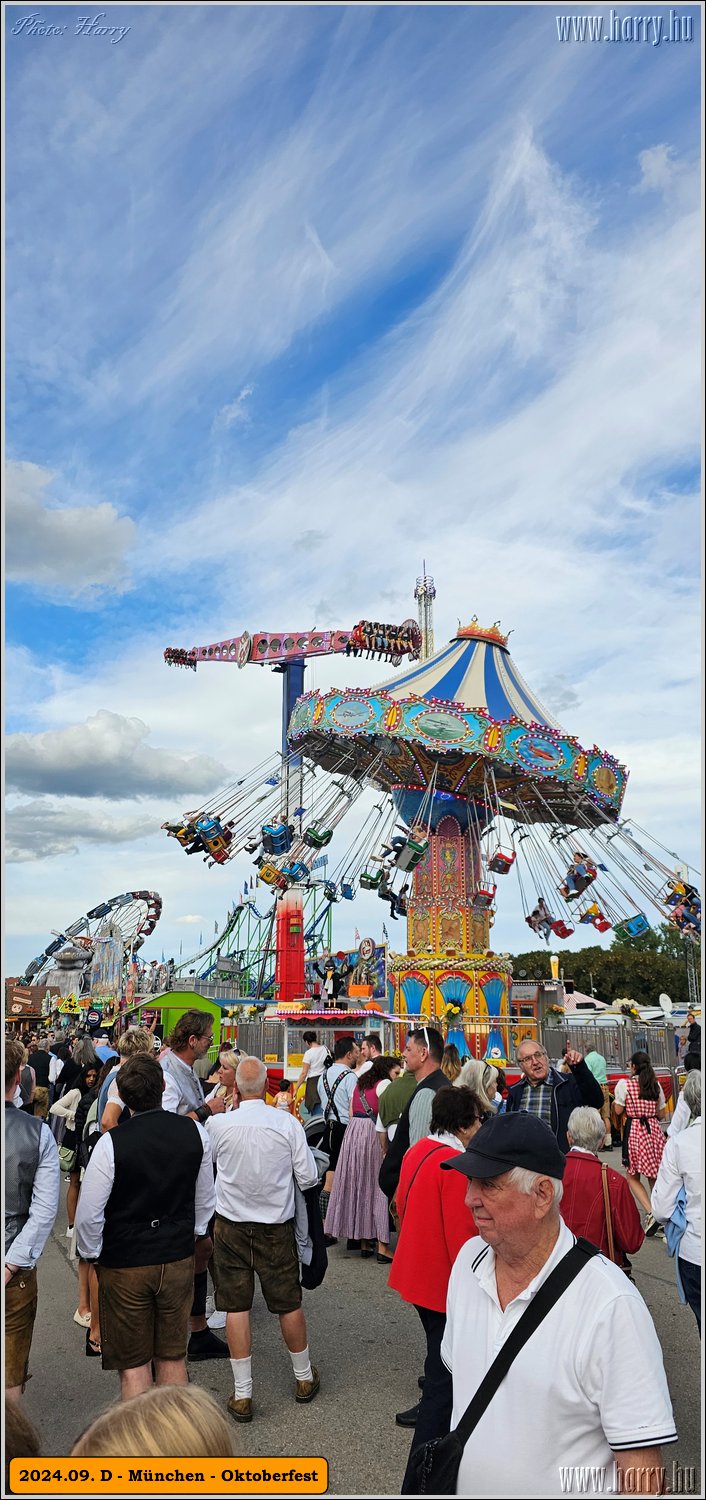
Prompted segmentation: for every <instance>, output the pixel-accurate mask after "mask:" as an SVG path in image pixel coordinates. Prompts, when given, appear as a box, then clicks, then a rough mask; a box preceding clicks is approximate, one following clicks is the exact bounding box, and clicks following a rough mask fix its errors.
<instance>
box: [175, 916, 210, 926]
mask: <svg viewBox="0 0 706 1500" xmlns="http://www.w3.org/2000/svg"><path fill="white" fill-rule="evenodd" d="M174 921H175V922H176V923H177V925H178V926H184V927H196V926H197V925H198V923H199V922H203V917H201V916H199V915H198V913H197V914H196V916H193V915H192V914H191V913H187V915H186V916H184V917H175V918H174Z"/></svg>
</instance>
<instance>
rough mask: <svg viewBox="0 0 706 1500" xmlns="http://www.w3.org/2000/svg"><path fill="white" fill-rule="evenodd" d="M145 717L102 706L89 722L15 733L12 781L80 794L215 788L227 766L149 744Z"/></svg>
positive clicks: (29, 788)
mask: <svg viewBox="0 0 706 1500" xmlns="http://www.w3.org/2000/svg"><path fill="white" fill-rule="evenodd" d="M149 734H150V728H149V726H148V725H147V724H144V723H143V722H142V720H141V719H136V718H126V717H125V716H124V715H122V714H117V713H111V712H109V711H108V710H107V709H99V710H98V712H97V713H95V714H93V715H92V716H91V717H90V718H89V719H87V720H86V722H85V723H83V724H71V725H69V726H68V727H66V728H63V729H55V730H52V731H44V732H42V733H39V734H34V735H30V734H12V735H10V736H9V737H8V740H7V744H6V751H5V756H6V759H5V772H6V778H7V784H8V786H9V787H10V788H11V789H12V790H14V791H19V792H53V793H55V794H59V795H64V796H66V795H73V796H77V797H96V796H101V797H108V798H122V797H149V796H164V797H170V796H178V795H179V796H180V795H181V794H184V795H187V794H193V793H201V794H203V793H205V792H209V791H212V790H213V789H214V788H215V787H217V786H218V785H219V784H222V783H223V781H224V779H225V778H226V774H227V773H226V770H225V767H224V766H222V765H220V764H219V763H218V762H217V761H215V760H214V759H212V757H211V756H208V755H184V754H181V755H178V754H174V753H173V752H168V751H165V750H161V749H158V748H157V747H156V746H152V745H149V744H147V739H148V736H149Z"/></svg>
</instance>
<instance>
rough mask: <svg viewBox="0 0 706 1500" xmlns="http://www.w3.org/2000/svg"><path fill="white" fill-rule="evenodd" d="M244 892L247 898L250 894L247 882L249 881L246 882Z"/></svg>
mask: <svg viewBox="0 0 706 1500" xmlns="http://www.w3.org/2000/svg"><path fill="white" fill-rule="evenodd" d="M243 891H244V892H245V895H246V896H247V894H248V882H247V880H246V882H245V885H244V886H243Z"/></svg>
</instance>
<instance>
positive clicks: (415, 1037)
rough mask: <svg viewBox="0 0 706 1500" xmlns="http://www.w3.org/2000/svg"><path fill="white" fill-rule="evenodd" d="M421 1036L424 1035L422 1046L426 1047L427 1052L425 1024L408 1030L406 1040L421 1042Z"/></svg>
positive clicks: (427, 1033) (427, 1039)
mask: <svg viewBox="0 0 706 1500" xmlns="http://www.w3.org/2000/svg"><path fill="white" fill-rule="evenodd" d="M422 1037H424V1046H425V1047H426V1049H427V1052H428V1051H429V1032H428V1031H427V1028H426V1026H415V1028H414V1031H410V1033H409V1037H408V1041H410V1042H420V1043H421V1040H422Z"/></svg>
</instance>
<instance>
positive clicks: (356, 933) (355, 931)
mask: <svg viewBox="0 0 706 1500" xmlns="http://www.w3.org/2000/svg"><path fill="white" fill-rule="evenodd" d="M353 941H354V942H356V943H359V942H360V933H359V931H358V928H357V927H354V929H353Z"/></svg>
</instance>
